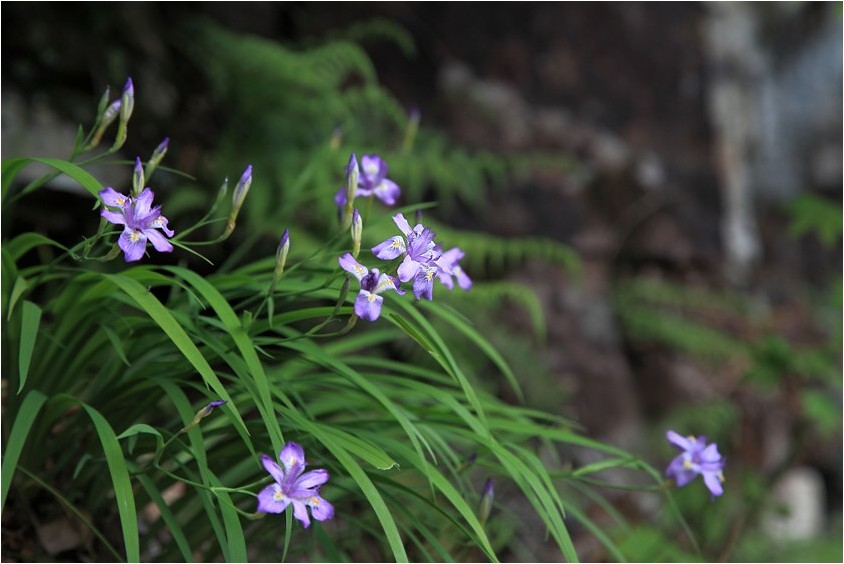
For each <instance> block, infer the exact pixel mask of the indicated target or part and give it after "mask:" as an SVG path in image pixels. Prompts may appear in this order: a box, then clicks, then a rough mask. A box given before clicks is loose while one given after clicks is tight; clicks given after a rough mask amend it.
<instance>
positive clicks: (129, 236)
mask: <svg viewBox="0 0 844 564" xmlns="http://www.w3.org/2000/svg"><path fill="white" fill-rule="evenodd" d="M117 245H118V246H119V247H120V248H121V249H122V250H123V258H124V259H125V260H126V262H134V261H136V260H140V259H141V257H142V256H144V250H146V248H147V236H146V235H144V233H143V232H142V231H138V230H137V229H131V228H129V227H126V228H125V229H124V230H123V233H121V234H120V237H119V238H118V239H117Z"/></svg>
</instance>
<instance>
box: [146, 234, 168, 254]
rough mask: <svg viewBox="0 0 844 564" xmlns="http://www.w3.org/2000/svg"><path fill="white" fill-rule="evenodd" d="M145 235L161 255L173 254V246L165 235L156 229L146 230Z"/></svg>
mask: <svg viewBox="0 0 844 564" xmlns="http://www.w3.org/2000/svg"><path fill="white" fill-rule="evenodd" d="M144 234H145V235H146V236H147V238H148V239H149V241H150V243H152V246H153V247H155V250H156V251H158V252H159V253H172V252H173V245H171V244H170V241H168V240H167V238H166V237H165V236H164V235H162V234H161V233H159V232H158V231H156V230H155V229H144Z"/></svg>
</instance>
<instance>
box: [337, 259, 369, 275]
mask: <svg viewBox="0 0 844 564" xmlns="http://www.w3.org/2000/svg"><path fill="white" fill-rule="evenodd" d="M337 261H338V262H339V263H340V266H341V267H343V270H345V271H346V272H348V273H349V274H351V275H353V276H354V277H355V278H357V279H358V281H360V280H361V279H362V278H363V277H364V276H366V275H367V274H369V269H368V268H366V267H365V266H363V265H362V264H361V263H359V262H358V261H356V260H355V257H353V256H352V254H351V253H346V254H345V255H343V256H342V257H340V258H339V259H337Z"/></svg>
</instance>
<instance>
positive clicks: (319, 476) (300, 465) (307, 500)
mask: <svg viewBox="0 0 844 564" xmlns="http://www.w3.org/2000/svg"><path fill="white" fill-rule="evenodd" d="M278 459H279V460H280V461H281V463H282V465H283V466H284V468H282V467H281V466H279V465H278V464H276V462H275V461H274V460H273V459H272V458H270V457H269V456H267V455H266V454H262V455H261V464H263V465H264V469H265V470H266V471H267V472H269V473H270V476H272V477H273V480H275V483H273V484H270V485H269V486H267V487H266V488H264V489H263V490H261V492H260V493H259V494H258V511H260V512H262V513H282V512H283V511H284V510H285V509H287V506H288V505H291V504H292V505H293V516H294V517H296V519H298V520H299V521H300V522H301V523H302V526H304V527H305V528H308V527H309V526H310V524H311V520H310V518H309V517H308V510H307V508H308V507H310V508H311V515H313V517H314V519H316V520H317V521H325V520H326V519H331V518H333V517H334V506H333V505H331V504H330V503H329V502H327V501H326V500H324V499H323V498H322V497H320V495H319V488H320V486H322V485H323V484H324V483H326V482H327V481H328V471H327V470H323V469H319V470H311V471H310V472H305V466H306V462H305V451H304V450H302V447H301V446H299V445H298V444H296V443H294V442H292V441H291V442H289V443H287V444H286V445H284V448H283V449H281V453H280V454H279V455H278Z"/></svg>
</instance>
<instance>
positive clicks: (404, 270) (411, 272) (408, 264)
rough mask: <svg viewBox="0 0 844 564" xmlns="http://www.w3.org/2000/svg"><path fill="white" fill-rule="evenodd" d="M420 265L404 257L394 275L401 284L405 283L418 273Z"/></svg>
mask: <svg viewBox="0 0 844 564" xmlns="http://www.w3.org/2000/svg"><path fill="white" fill-rule="evenodd" d="M420 266H421V265H420V264H419V263H418V262H416V261H415V260H413V259H412V258H410V256H406V257H404V260H403V261H402V263H401V264H400V265H399V268H398V271H397V272H396V274H398V275H399V280H401V281H402V282H407V281H408V280H410V279H412V278H413V277H414V276H416V274H417V273H418V272H419V267H420Z"/></svg>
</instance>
